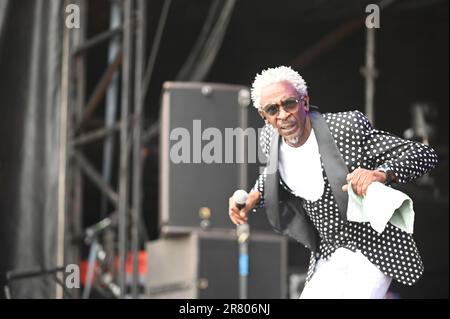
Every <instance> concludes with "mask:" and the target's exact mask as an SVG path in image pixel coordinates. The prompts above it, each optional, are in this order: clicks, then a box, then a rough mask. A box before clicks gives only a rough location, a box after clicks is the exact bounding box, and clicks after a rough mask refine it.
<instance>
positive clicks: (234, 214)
mask: <svg viewBox="0 0 450 319" xmlns="http://www.w3.org/2000/svg"><path fill="white" fill-rule="evenodd" d="M260 197H261V194H260V193H259V192H258V191H255V190H254V191H251V192H250V193H249V194H248V197H247V201H246V202H245V206H244V208H242V209H239V208H238V207H237V205H236V202H235V200H234V199H233V197H230V199H229V201H228V215H229V216H230V219H231V221H232V222H233V223H234V224H235V225H242V224H244V223H246V222H247V219H248V217H247V216H248V214H249V212H250V211H251V210H252V209H253V207H255V206H256V204H258V202H259V199H260Z"/></svg>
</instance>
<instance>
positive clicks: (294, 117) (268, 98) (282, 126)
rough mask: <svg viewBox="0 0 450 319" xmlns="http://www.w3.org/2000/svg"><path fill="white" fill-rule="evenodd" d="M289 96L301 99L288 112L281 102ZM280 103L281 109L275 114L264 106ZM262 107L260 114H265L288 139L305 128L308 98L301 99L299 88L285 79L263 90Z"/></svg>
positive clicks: (297, 135) (294, 136) (293, 137)
mask: <svg viewBox="0 0 450 319" xmlns="http://www.w3.org/2000/svg"><path fill="white" fill-rule="evenodd" d="M289 98H296V99H298V100H299V103H298V104H297V107H296V108H295V109H293V110H291V111H290V112H286V110H285V109H284V107H281V106H280V103H282V102H284V101H286V100H287V99H289ZM273 103H275V104H278V106H279V111H278V113H277V114H275V115H272V116H271V115H269V114H267V113H266V112H264V111H263V110H264V107H265V106H266V105H268V104H273ZM260 105H261V109H262V110H261V109H260V110H259V111H260V114H261V115H263V116H264V117H265V118H266V119H267V120H268V121H269V123H270V124H271V125H272V126H273V127H274V128H276V129H277V130H278V133H279V134H280V135H281V136H283V137H284V138H285V139H287V140H292V139H295V138H296V137H299V136H300V134H301V133H302V131H303V130H304V128H303V126H304V125H305V124H306V116H307V112H306V111H307V108H308V98H307V97H305V100H300V96H299V94H298V93H297V90H296V89H295V88H294V86H293V85H292V84H290V83H289V82H286V81H283V82H278V83H274V84H271V85H268V86H266V87H265V88H264V89H263V90H262V92H261V100H260Z"/></svg>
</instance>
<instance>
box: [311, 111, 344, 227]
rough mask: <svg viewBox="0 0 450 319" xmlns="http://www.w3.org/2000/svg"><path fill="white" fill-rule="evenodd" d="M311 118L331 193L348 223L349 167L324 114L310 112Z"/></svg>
mask: <svg viewBox="0 0 450 319" xmlns="http://www.w3.org/2000/svg"><path fill="white" fill-rule="evenodd" d="M310 118H311V123H312V127H313V129H314V134H315V135H316V138H317V143H318V144H319V153H320V155H321V157H322V161H323V166H324V168H325V173H326V174H327V177H328V181H329V183H330V186H331V191H332V192H333V196H334V198H335V200H336V203H337V205H338V207H339V212H340V214H341V217H342V219H343V220H344V221H347V203H348V194H347V193H346V192H344V191H342V186H343V185H345V184H347V174H348V168H347V165H345V162H344V159H343V158H342V155H341V152H340V151H339V149H338V147H337V145H336V143H335V141H334V139H333V137H332V136H331V132H330V129H329V128H328V125H327V123H326V122H325V119H324V118H323V116H322V114H320V113H319V112H314V111H313V112H310Z"/></svg>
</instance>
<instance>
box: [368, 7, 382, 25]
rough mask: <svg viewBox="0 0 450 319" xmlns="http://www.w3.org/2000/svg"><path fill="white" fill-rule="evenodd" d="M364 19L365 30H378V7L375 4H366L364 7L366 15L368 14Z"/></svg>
mask: <svg viewBox="0 0 450 319" xmlns="http://www.w3.org/2000/svg"><path fill="white" fill-rule="evenodd" d="M369 12H370V14H369V15H367V17H366V28H368V29H373V28H376V29H378V28H380V7H379V6H378V5H377V4H373V3H371V4H368V5H367V6H366V13H369Z"/></svg>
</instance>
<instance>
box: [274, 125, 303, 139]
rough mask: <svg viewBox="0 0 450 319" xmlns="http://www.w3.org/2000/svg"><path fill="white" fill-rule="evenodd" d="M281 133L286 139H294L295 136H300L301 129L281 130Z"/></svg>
mask: <svg viewBox="0 0 450 319" xmlns="http://www.w3.org/2000/svg"><path fill="white" fill-rule="evenodd" d="M279 133H280V135H281V136H282V137H283V138H285V139H286V140H293V139H295V138H298V137H299V134H298V133H299V129H298V128H294V129H292V130H286V131H284V130H280V131H279Z"/></svg>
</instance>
